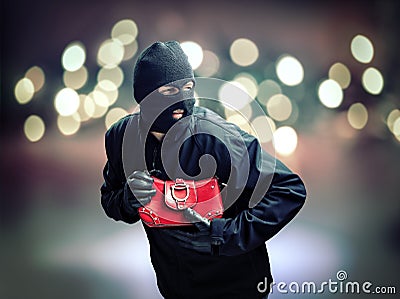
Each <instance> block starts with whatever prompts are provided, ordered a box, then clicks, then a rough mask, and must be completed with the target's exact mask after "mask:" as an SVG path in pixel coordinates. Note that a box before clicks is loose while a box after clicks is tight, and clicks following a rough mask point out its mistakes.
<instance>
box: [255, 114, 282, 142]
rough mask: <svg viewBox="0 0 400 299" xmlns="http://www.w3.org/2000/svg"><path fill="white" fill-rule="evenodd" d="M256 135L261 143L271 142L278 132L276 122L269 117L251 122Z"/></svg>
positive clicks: (259, 117) (261, 117)
mask: <svg viewBox="0 0 400 299" xmlns="http://www.w3.org/2000/svg"><path fill="white" fill-rule="evenodd" d="M251 125H252V126H253V128H254V133H255V135H256V137H257V139H258V140H259V141H260V142H261V143H267V142H270V141H271V140H272V138H273V133H274V132H275V130H276V125H275V122H274V121H273V120H272V119H271V118H270V117H268V116H258V117H256V118H255V119H253V121H252V122H251Z"/></svg>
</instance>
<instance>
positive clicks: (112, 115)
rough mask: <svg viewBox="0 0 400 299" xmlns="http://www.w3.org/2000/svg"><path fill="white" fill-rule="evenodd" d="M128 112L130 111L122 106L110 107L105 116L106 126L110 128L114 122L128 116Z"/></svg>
mask: <svg viewBox="0 0 400 299" xmlns="http://www.w3.org/2000/svg"><path fill="white" fill-rule="evenodd" d="M127 114H128V112H127V111H126V110H125V109H123V108H120V107H115V108H112V109H110V110H109V111H108V112H107V115H106V117H105V125H106V128H107V129H109V128H110V127H111V126H112V124H113V123H115V122H116V121H118V120H119V119H121V118H122V117H124V116H126V115H127Z"/></svg>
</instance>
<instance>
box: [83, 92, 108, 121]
mask: <svg viewBox="0 0 400 299" xmlns="http://www.w3.org/2000/svg"><path fill="white" fill-rule="evenodd" d="M98 103H100V104H101V105H99V104H98ZM92 104H93V105H94V107H93V106H92ZM86 106H87V107H88V108H89V109H93V111H91V113H90V114H92V115H91V117H92V118H100V117H102V116H104V115H105V114H106V113H107V111H108V107H109V105H108V98H107V96H106V95H105V94H104V93H102V92H101V91H98V90H94V91H93V92H91V93H90V94H89V95H88V97H87V103H86V102H85V109H86ZM88 114H89V113H88ZM90 114H89V115H90Z"/></svg>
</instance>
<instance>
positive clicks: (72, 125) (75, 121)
mask: <svg viewBox="0 0 400 299" xmlns="http://www.w3.org/2000/svg"><path fill="white" fill-rule="evenodd" d="M80 126H81V120H80V117H79V114H78V113H74V114H73V115H68V116H63V115H59V116H58V117H57V127H58V129H59V130H60V132H61V133H62V134H63V135H66V136H68V135H73V134H75V133H76V132H78V130H79V128H80Z"/></svg>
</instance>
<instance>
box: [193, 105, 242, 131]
mask: <svg viewBox="0 0 400 299" xmlns="http://www.w3.org/2000/svg"><path fill="white" fill-rule="evenodd" d="M194 116H195V123H196V127H197V129H198V130H201V131H212V132H214V133H217V132H218V131H219V132H221V133H222V134H227V133H228V135H235V136H237V135H241V134H242V130H241V129H240V128H239V127H238V126H236V125H235V124H233V123H231V122H228V121H226V119H225V118H223V117H221V116H220V115H219V114H218V113H216V112H214V111H212V110H210V109H208V108H204V107H196V109H195V110H194Z"/></svg>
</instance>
